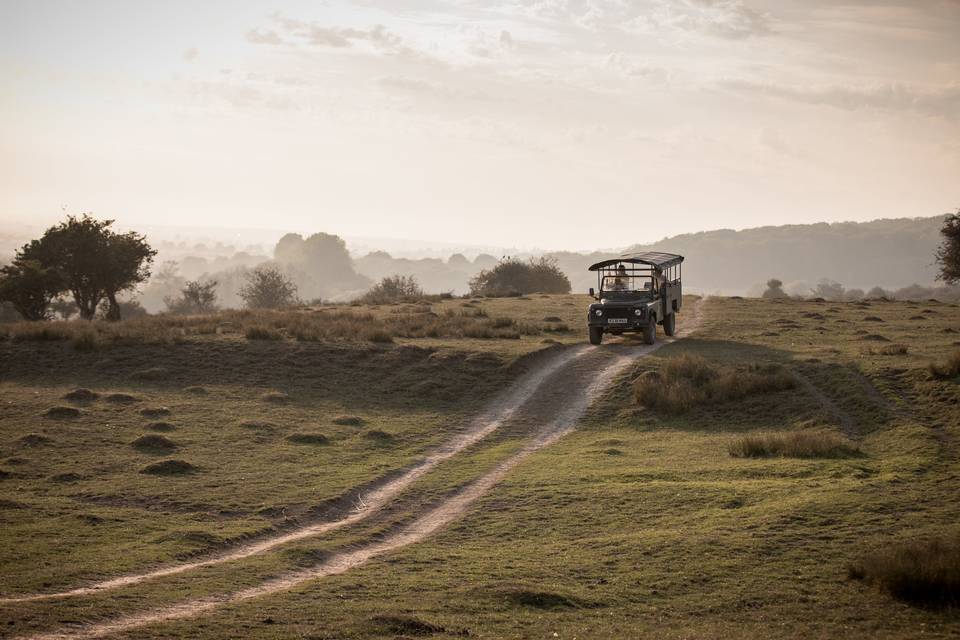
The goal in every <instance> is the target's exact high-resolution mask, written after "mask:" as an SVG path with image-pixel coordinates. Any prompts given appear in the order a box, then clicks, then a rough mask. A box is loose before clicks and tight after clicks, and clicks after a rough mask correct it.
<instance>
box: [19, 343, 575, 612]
mask: <svg viewBox="0 0 960 640" xmlns="http://www.w3.org/2000/svg"><path fill="white" fill-rule="evenodd" d="M589 349H590V348H589V347H588V346H586V345H578V346H576V347H573V348H570V349H566V350H564V351H562V352H561V353H559V354H557V355H555V356H554V357H552V358H551V359H549V360H548V361H547V363H546V364H544V365H543V366H541V367H539V368H538V369H536V370H535V371H533V372H530V373H528V374H526V375H524V376H522V377H521V379H520V380H519V381H518V382H517V383H516V384H515V385H513V387H511V389H509V390H508V391H507V392H505V393H504V394H502V395H501V396H500V397H499V398H498V399H497V400H496V401H495V402H493V403H491V407H490V408H489V409H487V410H486V411H485V412H484V413H482V414H481V415H480V416H478V417H476V418H474V419H473V420H472V421H471V422H470V425H469V426H468V427H467V429H465V430H464V431H463V433H460V434H458V435H456V436H454V437H453V438H451V439H450V440H449V441H447V442H446V443H444V444H442V445H440V446H439V447H437V448H436V449H435V450H434V451H433V452H431V453H430V454H428V455H427V456H426V457H425V458H424V459H423V460H422V461H421V462H419V463H418V464H416V465H414V466H413V467H411V468H410V469H408V470H406V471H404V472H403V473H401V474H400V475H399V476H395V477H392V478H390V479H388V480H386V481H384V482H383V483H382V484H380V485H379V486H375V487H374V488H371V489H370V490H369V491H368V492H366V493H364V494H363V495H361V496H360V497H359V499H358V500H357V506H356V507H355V508H354V509H353V510H352V511H351V512H349V513H348V514H347V515H346V516H344V517H341V518H337V519H334V520H327V521H323V522H315V523H312V524H310V525H307V526H303V527H299V528H296V529H293V530H290V531H287V532H285V533H282V534H279V535H275V536H270V537H266V538H261V539H259V540H255V541H253V542H249V543H247V544H243V545H241V546H238V547H235V548H233V549H231V550H230V551H227V552H225V553H220V554H217V555H214V556H211V557H207V558H202V559H199V560H193V561H189V562H182V563H178V564H174V565H168V566H166V567H160V568H158V569H152V570H149V571H144V572H141V573H134V574H127V575H123V576H118V577H115V578H110V579H107V580H103V581H100V582H96V583H94V584H90V585H87V586H84V587H77V588H75V589H69V590H66V591H60V592H56V593H33V594H25V595H19V596H10V597H4V598H0V605H7V604H16V603H21V602H35V601H38V600H52V599H60V598H71V597H77V596H85V595H91V594H94V593H100V592H103V591H110V590H113V589H118V588H121V587H127V586H130V585H135V584H139V583H141V582H146V581H149V580H154V579H156V578H162V577H166V576H173V575H177V574H180V573H184V572H187V571H192V570H194V569H199V568H202V567H209V566H213V565H218V564H223V563H226V562H233V561H235V560H242V559H244V558H249V557H251V556H256V555H260V554H263V553H266V552H267V551H270V550H271V549H274V548H276V547H279V546H282V545H285V544H289V543H291V542H297V541H299V540H305V539H307V538H313V537H316V536H319V535H322V534H324V533H327V532H330V531H334V530H336V529H340V528H342V527H345V526H348V525H351V524H356V523H358V522H360V521H362V520H365V519H367V518H369V517H370V516H372V515H374V514H376V513H377V512H379V511H381V510H382V509H383V508H384V507H386V506H387V505H388V504H389V503H390V502H391V501H392V500H393V499H394V498H396V497H397V496H398V495H399V494H400V493H402V492H403V491H404V490H405V489H406V488H407V487H409V486H410V485H411V484H413V483H414V482H416V481H417V480H418V479H420V478H421V477H423V476H424V475H425V474H426V473H427V472H429V471H430V470H431V469H433V468H434V467H436V466H437V465H438V464H440V463H441V462H444V461H445V460H448V459H450V458H452V457H453V456H455V455H457V454H458V453H460V452H462V451H464V450H465V449H467V448H468V447H470V446H472V445H474V444H476V443H478V442H480V441H481V440H483V439H484V438H486V437H487V436H489V435H490V434H491V433H493V432H494V431H496V430H497V429H499V428H500V427H501V426H502V425H503V424H504V423H505V422H506V421H507V420H509V419H510V418H511V417H512V416H513V414H514V413H516V412H517V410H518V409H520V407H522V406H523V404H524V402H525V401H527V400H528V399H529V397H530V396H531V395H533V394H534V393H535V392H536V390H537V389H538V388H539V387H540V386H541V385H542V384H543V382H544V381H545V380H546V379H548V378H549V377H550V376H551V375H552V374H553V373H555V372H556V371H557V370H558V369H560V368H561V367H563V366H564V365H567V364H569V363H570V362H571V361H573V360H575V359H577V358H579V357H581V356H583V355H584V354H585V353H586V352H588V351H589Z"/></svg>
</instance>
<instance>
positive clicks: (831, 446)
mask: <svg viewBox="0 0 960 640" xmlns="http://www.w3.org/2000/svg"><path fill="white" fill-rule="evenodd" d="M728 451H729V452H730V455H731V456H733V457H735V458H850V457H854V456H858V455H860V450H859V449H858V448H857V447H856V445H854V444H852V443H850V442H849V441H848V440H846V439H844V438H842V437H841V436H839V435H837V434H835V433H833V432H830V431H822V430H816V431H789V432H786V433H764V434H753V435H747V436H742V437H740V438H737V439H736V440H734V441H733V442H731V443H730V445H729V447H728Z"/></svg>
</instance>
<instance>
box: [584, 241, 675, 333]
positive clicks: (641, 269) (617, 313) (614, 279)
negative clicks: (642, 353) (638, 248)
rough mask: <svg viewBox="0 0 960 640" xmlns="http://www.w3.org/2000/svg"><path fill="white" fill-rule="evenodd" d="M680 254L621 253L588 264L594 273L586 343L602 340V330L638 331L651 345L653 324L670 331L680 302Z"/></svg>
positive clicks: (655, 327) (673, 326) (664, 330)
mask: <svg viewBox="0 0 960 640" xmlns="http://www.w3.org/2000/svg"><path fill="white" fill-rule="evenodd" d="M682 264H683V256H678V255H676V254H673V253H659V252H654V251H651V252H646V253H625V254H623V255H622V256H620V257H619V258H611V259H610V260H604V261H602V262H598V263H596V264H594V265H591V266H590V271H596V272H597V286H598V288H599V290H598V291H594V289H593V287H591V288H590V296H591V297H593V298H594V299H595V300H596V302H594V303H592V304H591V305H590V309H589V310H588V311H587V326H588V328H589V330H590V344H600V343H601V342H603V334H605V333H612V334H613V335H615V336H618V335H620V334H622V333H626V332H633V333H642V334H643V341H644V342H646V343H647V344H653V343H654V342H656V339H657V325H658V324H659V325H661V326H662V327H663V332H664V333H665V334H667V335H668V336H672V335H673V334H674V333H675V332H676V329H677V313H679V312H680V306H681V304H682V303H683V299H682V290H681V286H680V272H681V270H682V267H681V265H682Z"/></svg>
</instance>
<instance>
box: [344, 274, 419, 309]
mask: <svg viewBox="0 0 960 640" xmlns="http://www.w3.org/2000/svg"><path fill="white" fill-rule="evenodd" d="M421 298H423V289H422V288H420V285H419V283H417V279H416V278H414V277H413V276H402V275H393V276H387V277H386V278H384V279H383V280H381V281H380V282H378V283H377V284H375V285H374V286H373V287H372V288H371V289H370V291H367V292H366V293H365V294H364V295H363V296H361V297H360V300H359V301H360V302H363V303H366V304H394V303H397V302H415V301H417V300H419V299H421Z"/></svg>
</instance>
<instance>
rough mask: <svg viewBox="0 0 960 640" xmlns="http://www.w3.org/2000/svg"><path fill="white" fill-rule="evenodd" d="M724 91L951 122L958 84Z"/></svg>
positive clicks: (734, 83)
mask: <svg viewBox="0 0 960 640" xmlns="http://www.w3.org/2000/svg"><path fill="white" fill-rule="evenodd" d="M721 85H722V86H723V87H725V88H727V89H730V90H732V91H734V92H737V93H742V94H747V95H762V96H769V97H774V98H779V99H783V100H791V101H794V102H802V103H806V104H815V105H827V106H831V107H836V108H838V109H846V110H850V111H853V110H857V109H882V110H886V111H912V112H916V113H921V114H924V115H932V116H941V117H945V118H951V119H955V118H957V117H958V116H960V83H953V84H949V85H943V86H940V87H934V88H926V89H921V88H917V87H911V86H908V85H904V84H899V83H890V84H882V85H876V86H872V87H862V86H853V85H825V86H806V87H804V86H787V85H781V84H775V83H772V82H755V81H750V80H727V81H724V82H723V83H721Z"/></svg>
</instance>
